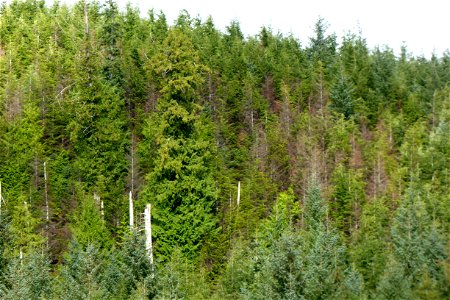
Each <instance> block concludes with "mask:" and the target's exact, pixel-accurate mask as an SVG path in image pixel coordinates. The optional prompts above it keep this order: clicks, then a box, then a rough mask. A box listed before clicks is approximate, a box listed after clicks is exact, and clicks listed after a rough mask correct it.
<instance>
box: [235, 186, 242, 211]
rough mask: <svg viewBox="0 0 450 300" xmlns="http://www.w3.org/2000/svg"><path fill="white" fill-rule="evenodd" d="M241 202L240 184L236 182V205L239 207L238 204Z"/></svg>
mask: <svg viewBox="0 0 450 300" xmlns="http://www.w3.org/2000/svg"><path fill="white" fill-rule="evenodd" d="M240 202H241V182H240V181H238V190H237V199H236V204H237V206H238V207H239V203H240Z"/></svg>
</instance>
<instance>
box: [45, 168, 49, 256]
mask: <svg viewBox="0 0 450 300" xmlns="http://www.w3.org/2000/svg"><path fill="white" fill-rule="evenodd" d="M47 181H48V176H47V162H46V161H44V191H45V231H46V234H47V248H48V237H49V234H48V227H49V223H50V213H49V208H48V184H47Z"/></svg>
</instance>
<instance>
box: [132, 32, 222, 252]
mask: <svg viewBox="0 0 450 300" xmlns="http://www.w3.org/2000/svg"><path fill="white" fill-rule="evenodd" d="M148 69H149V70H150V72H151V73H152V74H153V75H154V78H156V81H157V82H156V85H157V87H158V88H159V94H160V98H159V99H158V103H157V107H156V111H155V112H153V113H151V114H150V116H149V117H148V122H147V124H146V126H145V128H144V136H145V142H144V143H143V144H142V147H141V150H142V151H141V154H142V155H143V156H144V157H143V158H145V159H147V160H149V159H150V160H151V166H150V171H149V173H148V174H147V176H146V180H147V184H146V187H145V190H144V196H143V197H142V198H143V199H145V201H147V202H151V203H152V204H153V207H154V210H153V211H152V212H153V216H152V217H153V218H152V219H153V221H154V223H153V224H154V231H153V232H154V236H155V238H156V244H155V249H156V253H158V254H159V255H160V258H161V259H167V258H168V256H169V255H170V254H171V253H172V251H173V249H174V248H175V247H180V248H181V251H182V253H183V254H185V255H187V256H189V257H195V255H196V253H198V251H199V248H200V247H201V245H202V243H203V241H204V240H205V238H206V237H207V236H208V235H209V234H211V233H213V232H214V227H215V226H216V218H215V216H214V214H213V210H214V205H215V202H216V199H217V193H216V187H215V181H214V177H213V175H214V165H213V158H214V155H215V152H216V150H215V146H214V144H213V137H212V131H211V127H212V126H211V125H210V124H211V121H210V120H209V118H208V116H206V115H205V113H204V112H202V107H201V106H200V105H199V104H198V100H199V95H198V92H197V89H198V88H199V87H200V85H201V84H202V82H203V79H202V73H203V72H205V71H206V68H205V67H204V66H203V65H201V64H200V63H199V57H198V55H197V53H196V52H195V50H194V46H193V44H192V43H191V41H190V40H189V39H188V38H187V37H186V36H185V35H184V34H183V33H182V32H180V31H179V30H178V29H172V30H170V31H169V33H168V36H167V38H166V39H165V40H164V42H163V44H162V46H161V47H160V49H159V52H158V53H157V54H156V55H155V56H154V57H153V58H152V59H151V61H150V64H149V65H148Z"/></svg>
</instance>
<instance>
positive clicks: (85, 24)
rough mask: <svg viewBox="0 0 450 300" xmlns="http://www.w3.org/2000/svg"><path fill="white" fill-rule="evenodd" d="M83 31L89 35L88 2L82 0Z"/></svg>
mask: <svg viewBox="0 0 450 300" xmlns="http://www.w3.org/2000/svg"><path fill="white" fill-rule="evenodd" d="M84 32H85V33H86V36H88V35H89V17H88V3H87V2H86V0H85V1H84Z"/></svg>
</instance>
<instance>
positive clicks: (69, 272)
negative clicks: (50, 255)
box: [54, 243, 107, 299]
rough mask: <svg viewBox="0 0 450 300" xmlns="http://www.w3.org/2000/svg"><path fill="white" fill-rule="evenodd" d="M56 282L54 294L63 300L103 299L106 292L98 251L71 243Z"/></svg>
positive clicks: (100, 257) (100, 255) (100, 256)
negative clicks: (102, 280)
mask: <svg viewBox="0 0 450 300" xmlns="http://www.w3.org/2000/svg"><path fill="white" fill-rule="evenodd" d="M69 251H70V252H69V253H68V254H67V255H66V257H65V263H64V265H63V266H62V267H61V270H60V274H59V278H58V280H57V281H56V286H55V288H54V289H55V293H56V295H57V297H58V298H65V299H103V298H104V296H105V295H106V293H107V291H106V289H105V286H103V285H102V282H101V273H102V269H103V268H104V266H103V263H102V259H103V257H102V254H101V252H100V250H99V249H98V248H97V247H95V246H93V245H91V244H89V245H87V246H85V247H80V246H79V245H77V244H75V243H72V244H71V245H70V249H69Z"/></svg>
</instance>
